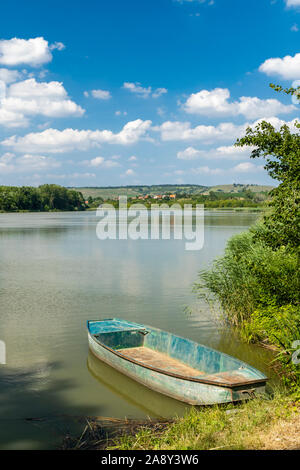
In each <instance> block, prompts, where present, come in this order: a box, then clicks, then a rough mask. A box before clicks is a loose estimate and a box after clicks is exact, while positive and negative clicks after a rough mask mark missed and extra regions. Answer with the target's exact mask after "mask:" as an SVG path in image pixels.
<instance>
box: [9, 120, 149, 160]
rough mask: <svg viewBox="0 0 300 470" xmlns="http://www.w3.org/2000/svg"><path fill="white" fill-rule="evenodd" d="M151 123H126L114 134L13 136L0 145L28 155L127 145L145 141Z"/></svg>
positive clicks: (50, 132)
mask: <svg viewBox="0 0 300 470" xmlns="http://www.w3.org/2000/svg"><path fill="white" fill-rule="evenodd" d="M150 126H151V121H142V120H141V119H136V120H135V121H130V122H128V123H127V124H125V126H124V127H123V128H122V130H121V131H120V132H118V133H113V132H112V131H110V130H95V131H92V130H78V129H71V128H70V129H64V130H62V131H60V130H58V129H52V128H50V129H46V130H44V131H43V132H36V133H35V132H32V133H29V134H27V135H25V136H24V137H18V136H16V135H14V136H11V137H9V138H8V139H5V140H4V141H2V145H4V146H5V147H8V148H12V149H15V150H16V151H21V152H22V151H25V152H28V153H29V152H31V153H39V152H47V153H64V152H69V151H72V150H76V149H79V150H87V149H88V148H91V147H99V145H101V144H105V143H106V144H119V145H130V144H134V143H136V142H138V141H139V140H140V139H142V138H146V133H147V130H148V129H149V128H150Z"/></svg>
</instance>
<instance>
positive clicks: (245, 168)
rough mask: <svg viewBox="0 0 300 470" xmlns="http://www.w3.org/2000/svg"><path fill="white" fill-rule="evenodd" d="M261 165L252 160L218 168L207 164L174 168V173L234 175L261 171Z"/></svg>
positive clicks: (262, 168)
mask: <svg viewBox="0 0 300 470" xmlns="http://www.w3.org/2000/svg"><path fill="white" fill-rule="evenodd" d="M263 170H264V167H263V165H255V164H254V163H252V162H242V163H239V164H237V165H235V166H234V167H230V168H218V167H214V168H211V167H209V166H207V165H203V166H199V167H196V168H190V169H188V170H185V171H183V170H176V171H175V172H174V173H175V174H176V175H183V174H194V175H211V176H216V175H235V174H247V173H256V172H258V171H259V172H260V171H263Z"/></svg>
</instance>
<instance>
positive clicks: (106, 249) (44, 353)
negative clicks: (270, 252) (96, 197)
mask: <svg viewBox="0 0 300 470" xmlns="http://www.w3.org/2000/svg"><path fill="white" fill-rule="evenodd" d="M256 218H257V214H251V213H234V212H231V213H225V212H221V211H219V212H218V211H211V212H206V213H205V246H204V249H203V250H201V251H199V252H187V251H185V249H184V244H185V241H184V240H137V241H132V240H105V241H99V240H98V239H97V237H96V224H97V222H98V218H97V217H96V216H95V213H93V212H87V213H74V212H73V213H48V214H47V213H46V214H45V213H39V214H0V318H1V322H0V340H3V341H5V343H6V348H7V365H6V366H2V365H1V366H0V367H1V368H0V386H1V387H0V400H1V401H0V407H1V408H0V413H1V414H0V419H1V418H5V420H7V423H13V422H14V421H13V420H15V419H19V418H20V417H22V419H23V418H25V417H27V416H29V417H30V416H37V415H40V416H49V414H51V416H54V415H57V414H63V415H68V416H69V415H72V416H74V415H81V414H84V413H87V414H90V415H97V416H99V415H103V416H112V417H116V418H122V417H124V416H127V417H132V418H143V417H145V415H146V414H151V415H154V416H156V415H168V416H171V415H173V414H177V413H178V414H180V413H181V412H182V411H183V410H182V406H183V407H185V405H182V404H181V403H178V402H176V401H174V400H171V399H169V398H166V397H163V396H161V395H158V394H156V393H155V392H151V391H149V390H148V389H145V388H144V387H143V386H141V385H138V384H136V383H135V382H132V381H131V379H128V378H126V377H125V378H124V377H123V376H120V374H119V373H117V372H115V371H112V370H111V369H110V368H108V369H107V367H108V366H101V371H100V372H99V367H100V366H99V364H98V367H97V366H96V368H97V370H98V372H97V371H96V372H94V370H95V367H94V366H93V364H92V365H90V364H91V361H90V359H89V368H90V370H91V371H93V373H95V376H98V377H100V378H101V380H103V381H104V382H105V383H106V384H107V385H109V386H110V387H112V389H113V390H114V391H112V389H110V388H109V387H108V386H106V385H104V383H100V382H99V381H98V380H97V381H96V380H95V378H94V377H93V376H92V375H91V373H90V372H89V370H88V369H87V366H86V357H87V350H88V347H87V335H86V329H85V323H86V320H87V319H91V318H105V317H115V316H118V317H123V318H125V319H128V320H130V321H135V322H138V323H145V324H149V325H153V326H155V327H158V328H161V329H163V330H166V331H171V332H172V333H175V334H179V335H181V336H185V337H187V338H190V339H192V340H194V341H197V342H199V343H202V344H205V345H208V346H212V347H214V348H216V349H220V350H221V351H224V352H227V353H229V354H231V355H233V356H236V357H238V358H239V359H243V360H246V362H249V363H250V364H252V365H254V366H256V367H258V368H259V369H261V370H262V371H263V372H265V373H266V369H268V367H267V365H266V364H267V362H268V360H269V356H270V355H269V356H268V354H267V353H266V354H265V352H262V350H261V349H259V348H257V347H254V346H250V345H244V344H243V345H241V343H240V342H239V341H238V340H237V339H236V338H234V337H233V336H231V337H230V336H229V338H228V339H227V336H226V335H224V333H223V332H220V331H219V329H218V327H217V325H216V323H215V321H214V318H213V316H212V312H211V311H210V309H209V308H208V307H207V305H206V304H204V303H203V301H201V300H197V299H196V297H195V295H193V294H192V293H191V286H192V284H193V282H195V280H196V278H197V273H198V271H199V270H200V269H202V268H204V267H205V266H207V265H208V264H209V263H211V262H212V260H213V259H215V258H216V257H217V256H220V255H221V254H222V253H223V250H224V246H225V244H226V241H227V240H228V238H229V237H231V236H232V235H233V234H235V233H239V232H241V231H242V230H245V229H246V228H247V227H248V226H249V225H250V224H251V223H254V221H255V220H256ZM186 306H188V307H189V309H190V311H191V313H190V314H189V315H186V314H185V313H184V308H185V307H186ZM266 375H270V373H269V371H267V373H266ZM120 391H121V392H122V394H124V396H123V397H121V396H120V394H119V392H120ZM53 419H54V418H53ZM10 420H11V421H10ZM37 425H38V426H44V424H42V423H35V424H32V423H28V422H27V423H24V422H22V423H19V424H18V425H17V424H7V426H6V424H5V426H3V425H1V430H0V446H2V448H10V447H18V448H20V447H21V446H25V447H28V448H40V447H41V446H46V443H47V439H48V442H50V441H51V442H53V441H54V435H55V433H54V431H53V429H52V428H51V429H52V430H51V432H52V431H53V435H51V436H52V437H51V438H50V437H49V435H50V434H51V433H50V434H49V432H50V431H49V432H48V431H47V433H45V436H43V432H44V431H39V428H36V426H37ZM45 426H46V424H45ZM53 426H54V421H53ZM57 426H61V428H62V429H64V431H65V430H66V428H67V427H69V421H68V418H67V417H66V418H65V420H64V421H63V422H61V424H59V425H57ZM70 426H71V425H70ZM39 432H40V434H41V436H40V435H39ZM47 436H48V437H47ZM51 439H52V440H51ZM48 447H49V446H48Z"/></svg>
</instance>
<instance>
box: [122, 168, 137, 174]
mask: <svg viewBox="0 0 300 470" xmlns="http://www.w3.org/2000/svg"><path fill="white" fill-rule="evenodd" d="M124 174H125V175H126V176H135V172H134V171H133V170H131V168H129V170H126V171H125V173H124Z"/></svg>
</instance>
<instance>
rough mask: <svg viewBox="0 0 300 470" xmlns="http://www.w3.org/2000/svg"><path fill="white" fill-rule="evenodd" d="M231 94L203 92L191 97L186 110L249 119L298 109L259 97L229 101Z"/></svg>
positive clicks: (217, 90) (193, 112)
mask: <svg viewBox="0 0 300 470" xmlns="http://www.w3.org/2000/svg"><path fill="white" fill-rule="evenodd" d="M229 98H230V92H229V90H228V89H227V88H215V89H214V90H212V91H209V90H201V91H199V92H198V93H193V94H191V95H190V96H189V98H188V99H187V101H186V102H185V104H184V105H183V108H184V110H185V111H186V112H187V113H190V114H200V115H204V116H237V115H243V116H245V117H246V118H248V119H258V118H261V117H269V116H274V115H276V114H281V113H290V112H292V111H294V110H295V109H296V108H295V106H293V105H288V106H286V105H284V104H282V103H280V101H278V100H276V99H267V100H261V99H260V98H257V97H249V96H242V97H241V98H239V100H238V101H233V102H230V101H229Z"/></svg>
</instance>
